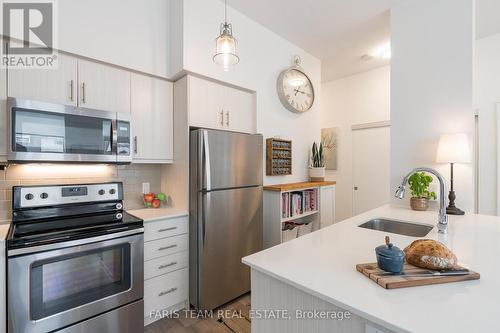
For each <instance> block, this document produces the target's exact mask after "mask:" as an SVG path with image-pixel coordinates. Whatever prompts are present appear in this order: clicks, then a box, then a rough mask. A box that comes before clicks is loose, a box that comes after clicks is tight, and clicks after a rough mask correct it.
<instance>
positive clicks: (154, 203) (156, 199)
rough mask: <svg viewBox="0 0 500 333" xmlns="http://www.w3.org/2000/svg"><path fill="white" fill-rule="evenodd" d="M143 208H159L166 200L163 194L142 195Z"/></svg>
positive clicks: (166, 197)
mask: <svg viewBox="0 0 500 333" xmlns="http://www.w3.org/2000/svg"><path fill="white" fill-rule="evenodd" d="M142 199H143V201H144V206H146V208H160V207H161V205H162V204H163V203H165V202H166V201H167V199H168V196H167V195H166V194H165V193H162V192H160V193H152V192H150V193H147V194H144V195H143V198H142Z"/></svg>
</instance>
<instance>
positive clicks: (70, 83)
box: [69, 80, 75, 102]
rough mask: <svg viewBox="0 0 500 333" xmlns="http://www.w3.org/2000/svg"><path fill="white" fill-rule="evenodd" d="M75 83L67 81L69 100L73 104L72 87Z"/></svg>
mask: <svg viewBox="0 0 500 333" xmlns="http://www.w3.org/2000/svg"><path fill="white" fill-rule="evenodd" d="M74 83H75V81H73V80H71V81H69V100H70V101H72V102H73V100H74V96H73V89H74V88H73V86H74Z"/></svg>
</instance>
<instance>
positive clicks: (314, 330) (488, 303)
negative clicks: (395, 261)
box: [243, 206, 500, 333]
mask: <svg viewBox="0 0 500 333" xmlns="http://www.w3.org/2000/svg"><path fill="white" fill-rule="evenodd" d="M381 217H385V218H392V219H396V220H401V221H408V222H414V223H420V224H427V225H435V224H436V222H437V212H435V211H429V212H415V211H411V210H410V209H407V208H400V207H393V206H383V207H380V208H377V209H375V210H372V211H369V212H366V213H364V214H361V215H358V216H355V217H352V218H350V219H347V220H345V221H342V222H340V223H337V224H335V225H332V226H330V227H327V228H325V229H321V230H319V231H316V232H314V233H311V234H308V235H305V236H303V237H300V238H297V239H295V240H292V241H289V242H286V243H284V244H281V245H278V246H275V247H272V248H269V249H267V250H264V251H262V252H259V253H256V254H254V255H251V256H248V257H245V258H243V263H245V264H247V265H249V266H250V267H251V271H252V311H253V320H252V331H253V332H259V333H268V332H269V333H271V332H287V333H290V332H297V333H298V332H311V333H320V332H349V333H358V332H359V333H364V332H367V333H368V332H370V333H371V332H388V333H389V332H426V333H431V332H436V333H438V332H439V333H443V332H454V333H459V332H493V331H499V330H500V316H499V310H498V309H499V306H498V305H499V302H500V301H499V296H500V265H499V264H498V262H499V260H498V259H499V258H500V218H498V217H494V216H485V215H474V214H468V215H465V216H449V233H448V234H447V235H442V234H438V233H437V228H434V229H432V230H431V231H430V233H429V234H428V235H427V236H426V237H425V238H430V239H435V240H438V241H440V242H442V243H444V244H445V245H446V246H447V247H448V248H449V249H451V250H452V251H453V252H454V253H455V254H456V255H457V257H458V260H459V264H460V265H462V266H464V267H467V268H469V269H471V270H474V271H476V272H479V273H480V274H481V279H480V280H476V281H466V282H457V283H449V284H439V285H430V286H421V287H413V288H402V289H393V290H386V289H383V288H382V287H380V286H379V285H377V284H376V283H375V282H373V281H371V280H370V279H368V278H367V277H366V276H364V275H362V274H361V273H359V272H357V271H356V267H355V266H356V264H359V263H370V262H375V261H376V258H375V251H374V249H375V247H376V246H378V245H381V244H383V243H384V236H386V235H389V236H390V237H391V242H392V243H394V245H395V246H398V247H400V248H404V247H406V246H407V245H409V244H410V243H411V242H412V241H414V240H416V239H418V238H415V237H409V236H403V235H397V234H389V233H386V232H380V231H375V230H370V229H364V228H359V227H358V225H360V224H362V223H364V222H366V221H369V220H370V219H373V218H381ZM269 310H276V311H272V312H271V311H269ZM297 310H299V312H297ZM302 310H305V311H307V312H301V311H302ZM314 310H320V312H319V313H318V312H317V311H316V313H314ZM345 311H348V313H349V316H348V318H347V317H346V316H345V315H346V312H345ZM318 316H324V317H326V318H323V319H321V318H318ZM335 316H336V317H337V318H334V317H335ZM304 317H306V318H304ZM340 317H344V319H343V320H340ZM308 318H311V319H308Z"/></svg>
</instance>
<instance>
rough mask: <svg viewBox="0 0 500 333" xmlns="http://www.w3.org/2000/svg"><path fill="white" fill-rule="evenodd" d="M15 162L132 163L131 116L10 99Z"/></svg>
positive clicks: (11, 146) (11, 155)
mask: <svg viewBox="0 0 500 333" xmlns="http://www.w3.org/2000/svg"><path fill="white" fill-rule="evenodd" d="M7 107H8V123H9V131H8V135H9V149H8V160H9V161H11V162H96V163H98V162H103V163H130V162H132V154H131V150H130V140H131V137H132V135H131V125H130V115H128V114H125V113H121V112H108V111H101V110H92V109H85V108H77V107H74V106H67V105H59V104H51V103H45V102H38V101H30V100H22V99H18V98H11V97H9V98H8V99H7Z"/></svg>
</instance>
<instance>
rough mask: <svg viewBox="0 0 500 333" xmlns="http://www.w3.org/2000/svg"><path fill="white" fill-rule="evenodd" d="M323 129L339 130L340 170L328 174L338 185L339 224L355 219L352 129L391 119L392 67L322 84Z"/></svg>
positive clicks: (337, 218)
mask: <svg viewBox="0 0 500 333" xmlns="http://www.w3.org/2000/svg"><path fill="white" fill-rule="evenodd" d="M321 90H322V94H321V98H322V99H321V100H322V105H321V127H322V128H328V127H338V128H339V138H338V145H339V146H338V147H339V148H338V169H337V170H336V171H333V170H331V171H327V178H328V179H330V180H335V181H337V190H336V200H337V201H336V216H335V218H336V221H341V220H344V219H346V218H348V217H350V216H351V215H352V187H353V179H352V131H351V126H352V125H356V124H363V123H369V122H377V121H386V120H389V118H390V66H385V67H381V68H377V69H374V70H370V71H368V72H364V73H360V74H356V75H352V76H349V77H346V78H343V79H339V80H335V81H330V82H325V83H323V84H322V89H321Z"/></svg>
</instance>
